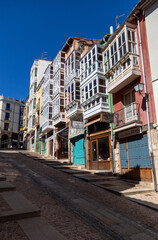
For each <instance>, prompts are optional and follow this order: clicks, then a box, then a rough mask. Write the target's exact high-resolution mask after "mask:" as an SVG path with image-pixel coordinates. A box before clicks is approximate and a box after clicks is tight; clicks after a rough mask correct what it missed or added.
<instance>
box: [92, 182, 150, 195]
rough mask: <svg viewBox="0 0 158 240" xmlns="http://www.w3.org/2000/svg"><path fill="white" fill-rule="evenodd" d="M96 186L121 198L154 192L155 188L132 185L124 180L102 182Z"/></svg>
mask: <svg viewBox="0 0 158 240" xmlns="http://www.w3.org/2000/svg"><path fill="white" fill-rule="evenodd" d="M94 185H95V186H97V187H100V188H102V189H105V190H107V191H109V192H112V193H114V194H116V195H119V196H129V195H134V194H138V193H147V192H153V191H154V190H153V188H147V187H142V186H137V185H135V184H132V183H125V182H124V181H122V180H119V179H118V180H116V181H115V180H112V181H106V180H105V181H102V182H99V183H94Z"/></svg>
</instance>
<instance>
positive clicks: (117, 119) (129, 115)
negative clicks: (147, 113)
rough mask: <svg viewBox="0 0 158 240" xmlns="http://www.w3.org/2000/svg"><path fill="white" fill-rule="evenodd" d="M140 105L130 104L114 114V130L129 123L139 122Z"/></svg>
mask: <svg viewBox="0 0 158 240" xmlns="http://www.w3.org/2000/svg"><path fill="white" fill-rule="evenodd" d="M139 110H140V104H139V103H131V104H129V105H127V106H125V107H124V108H121V109H120V110H119V111H117V112H115V113H114V128H117V127H120V126H123V125H125V124H128V123H130V122H135V121H140V116H139Z"/></svg>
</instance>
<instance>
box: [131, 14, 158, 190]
mask: <svg viewBox="0 0 158 240" xmlns="http://www.w3.org/2000/svg"><path fill="white" fill-rule="evenodd" d="M134 16H135V17H136V18H137V23H138V34H139V46H140V53H141V63H142V70H143V81H144V91H145V102H146V113H147V121H148V131H149V146H150V155H151V163H152V172H153V178H154V189H155V191H156V192H157V191H158V189H157V180H156V174H155V162H154V155H153V148H152V140H151V129H150V119H149V106H148V94H147V88H146V76H145V67H144V58H143V50H142V40H141V32H140V22H139V17H138V16H136V14H134Z"/></svg>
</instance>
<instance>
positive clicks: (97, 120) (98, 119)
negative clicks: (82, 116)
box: [85, 118, 100, 127]
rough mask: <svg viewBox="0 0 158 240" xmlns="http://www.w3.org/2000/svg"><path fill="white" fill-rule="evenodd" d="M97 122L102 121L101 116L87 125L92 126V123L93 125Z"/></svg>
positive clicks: (86, 125)
mask: <svg viewBox="0 0 158 240" xmlns="http://www.w3.org/2000/svg"><path fill="white" fill-rule="evenodd" d="M96 122H100V118H97V119H95V120H93V121H91V122H88V123H86V124H85V127H88V126H90V125H92V124H94V123H96Z"/></svg>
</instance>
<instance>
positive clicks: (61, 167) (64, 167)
mask: <svg viewBox="0 0 158 240" xmlns="http://www.w3.org/2000/svg"><path fill="white" fill-rule="evenodd" d="M52 167H53V168H56V169H69V168H74V169H75V167H73V165H63V164H60V165H55V164H54V165H52Z"/></svg>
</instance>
